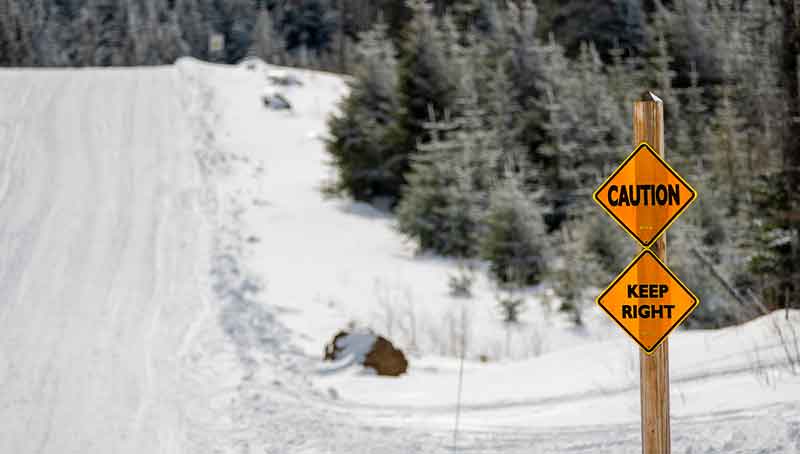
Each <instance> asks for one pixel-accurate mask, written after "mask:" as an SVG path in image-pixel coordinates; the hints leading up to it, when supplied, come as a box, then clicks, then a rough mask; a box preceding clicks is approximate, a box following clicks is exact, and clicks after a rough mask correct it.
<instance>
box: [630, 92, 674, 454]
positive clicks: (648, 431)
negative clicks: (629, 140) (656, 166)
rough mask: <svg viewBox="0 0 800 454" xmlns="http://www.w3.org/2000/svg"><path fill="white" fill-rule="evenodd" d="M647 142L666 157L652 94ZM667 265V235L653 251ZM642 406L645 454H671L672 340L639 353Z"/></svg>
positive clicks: (639, 129) (637, 107) (659, 109)
mask: <svg viewBox="0 0 800 454" xmlns="http://www.w3.org/2000/svg"><path fill="white" fill-rule="evenodd" d="M641 142H647V143H648V144H650V146H651V147H653V149H654V150H655V151H656V152H657V153H659V154H660V155H661V157H664V104H663V103H662V102H661V100H660V99H659V98H658V97H657V96H656V95H654V94H653V93H651V92H647V93H645V94H644V95H643V96H642V97H641V98H640V99H639V100H638V101H636V102H635V103H634V105H633V145H634V146H636V145H638V144H640V143H641ZM650 250H651V251H653V253H654V254H655V255H657V256H658V258H660V259H661V260H662V261H663V262H664V263H667V234H666V233H665V234H664V235H662V236H661V238H660V239H659V240H658V241H656V242H655V244H653V245H652V246H651V248H650ZM639 377H640V395H641V405H642V454H670V452H671V443H670V429H669V345H668V340H664V342H663V343H662V344H661V346H659V347H658V348H657V349H656V351H655V352H653V354H652V355H648V354H646V353H645V352H643V351H640V352H639Z"/></svg>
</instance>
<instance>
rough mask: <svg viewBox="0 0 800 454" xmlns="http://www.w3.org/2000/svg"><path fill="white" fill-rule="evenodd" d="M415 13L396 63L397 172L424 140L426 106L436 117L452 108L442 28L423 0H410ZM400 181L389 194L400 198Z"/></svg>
mask: <svg viewBox="0 0 800 454" xmlns="http://www.w3.org/2000/svg"><path fill="white" fill-rule="evenodd" d="M409 7H410V8H411V10H412V11H413V13H414V17H413V19H412V21H411V22H410V23H409V24H408V27H407V29H406V31H405V35H404V39H403V42H402V46H401V49H400V60H399V63H398V90H399V102H400V106H399V109H398V116H397V119H398V122H397V126H398V127H397V129H396V132H395V134H394V135H393V140H394V143H393V144H392V147H393V148H394V149H396V150H398V151H399V153H398V155H397V157H398V162H397V166H396V168H397V170H398V175H403V174H404V173H405V172H406V171H407V170H408V169H409V156H410V155H411V154H412V153H413V152H414V150H415V148H416V146H417V142H419V141H424V140H426V137H425V128H424V123H425V122H427V121H428V119H429V118H430V117H429V108H433V110H434V113H435V114H436V117H437V118H442V117H443V116H444V113H445V111H447V110H449V111H452V107H453V102H454V97H455V92H456V88H457V82H456V81H455V80H453V79H452V76H453V71H452V69H451V68H450V67H449V65H450V63H451V62H450V61H449V60H448V59H447V58H446V55H447V53H448V51H452V49H446V48H445V44H446V43H445V42H443V41H442V39H441V37H442V33H441V29H440V28H439V27H438V25H437V23H436V20H435V18H434V16H433V14H432V13H431V6H430V5H429V4H428V3H427V2H425V1H424V0H411V1H410V2H409ZM401 186H402V181H400V183H399V184H397V185H396V186H394V187H392V188H389V191H388V192H389V195H390V196H393V197H396V198H399V196H400V189H401Z"/></svg>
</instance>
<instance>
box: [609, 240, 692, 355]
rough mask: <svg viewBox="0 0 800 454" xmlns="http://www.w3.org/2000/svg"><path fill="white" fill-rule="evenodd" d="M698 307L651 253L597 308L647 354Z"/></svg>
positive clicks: (620, 279) (644, 253)
mask: <svg viewBox="0 0 800 454" xmlns="http://www.w3.org/2000/svg"><path fill="white" fill-rule="evenodd" d="M698 303H699V300H698V299H697V297H696V296H694V294H693V293H692V292H691V291H690V290H689V289H688V288H686V286H685V285H683V283H682V282H681V281H680V280H678V278H677V277H676V276H675V275H674V274H673V273H672V271H670V270H669V268H667V266H666V265H665V264H664V263H663V262H662V261H661V260H659V258H658V257H656V255H655V254H653V253H652V252H650V250H649V249H644V250H642V252H641V253H640V254H639V255H638V256H637V257H636V258H635V259H633V261H632V262H631V264H630V265H628V267H627V268H625V271H623V272H622V274H620V275H619V276H618V277H617V278H616V279H615V280H614V282H612V283H611V285H609V286H608V288H607V289H606V290H605V291H604V292H603V293H602V294H601V295H600V296H599V297H597V304H598V305H599V306H600V307H602V308H603V310H604V311H606V312H607V313H608V315H609V316H611V318H612V319H613V320H614V321H615V322H617V324H618V325H619V326H620V327H622V329H623V330H625V332H626V333H628V334H629V335H630V336H631V337H632V338H633V340H634V341H636V343H637V344H639V345H640V346H641V347H642V349H644V351H645V352H647V353H653V351H654V350H655V349H656V347H658V346H659V345H660V344H661V342H663V341H664V339H666V338H667V336H668V335H669V333H670V332H672V330H673V329H675V327H677V326H678V325H680V324H681V322H683V321H684V320H685V319H686V317H688V316H689V314H691V313H692V311H693V310H694V308H695V307H697V305H698Z"/></svg>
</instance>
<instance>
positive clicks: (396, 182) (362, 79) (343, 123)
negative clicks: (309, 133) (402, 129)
mask: <svg viewBox="0 0 800 454" xmlns="http://www.w3.org/2000/svg"><path fill="white" fill-rule="evenodd" d="M386 32H387V28H386V25H385V24H382V23H379V24H377V25H376V26H375V27H374V28H373V30H371V31H369V32H367V33H365V34H363V36H362V39H361V45H360V46H359V51H358V52H359V60H358V63H357V66H356V70H355V75H354V78H353V79H352V81H351V82H350V94H349V95H348V96H347V97H346V98H344V100H343V101H342V103H341V105H340V113H339V114H337V115H334V116H333V117H331V119H330V121H329V127H330V135H331V139H330V140H328V142H327V150H328V152H329V153H330V154H331V155H332V157H333V164H334V166H335V167H336V169H337V171H338V180H337V181H336V182H335V183H334V185H333V187H332V188H331V189H333V190H335V191H337V192H344V193H347V194H349V195H351V196H352V197H354V198H356V199H358V200H367V201H370V200H373V199H374V198H376V197H395V196H396V195H397V191H398V188H399V187H400V186H401V185H402V184H403V172H404V171H405V169H406V167H405V165H406V164H405V161H406V160H407V153H408V151H407V150H405V149H400V150H398V149H397V148H395V146H396V143H395V142H394V141H393V140H391V138H390V137H391V135H392V134H395V133H396V123H395V118H396V114H397V110H398V109H399V105H398V98H397V78H396V72H395V71H396V60H395V50H394V46H393V45H392V43H391V41H390V40H389V38H388V37H387V34H386Z"/></svg>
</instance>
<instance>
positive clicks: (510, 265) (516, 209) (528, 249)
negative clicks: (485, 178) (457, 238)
mask: <svg viewBox="0 0 800 454" xmlns="http://www.w3.org/2000/svg"><path fill="white" fill-rule="evenodd" d="M542 214H543V213H542V210H541V209H540V208H538V207H537V205H536V203H535V201H534V200H532V199H531V198H530V196H528V195H526V194H525V191H524V188H523V183H522V181H521V179H520V178H519V176H517V175H514V174H509V175H508V176H506V177H505V178H504V179H503V180H502V181H501V182H500V183H499V184H498V185H497V186H496V187H495V188H493V190H492V191H491V193H490V196H489V207H488V210H487V212H486V216H485V217H484V218H483V219H482V225H483V226H482V230H481V231H482V233H481V235H480V246H479V249H480V256H481V258H482V259H484V260H486V261H488V262H489V269H490V271H491V273H492V275H493V277H494V278H495V279H496V280H497V281H498V282H499V283H500V284H502V285H511V286H527V285H533V284H537V283H539V282H540V281H541V279H542V276H543V274H544V272H545V270H546V267H547V257H546V253H545V247H546V241H545V228H544V223H543V221H542Z"/></svg>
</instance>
